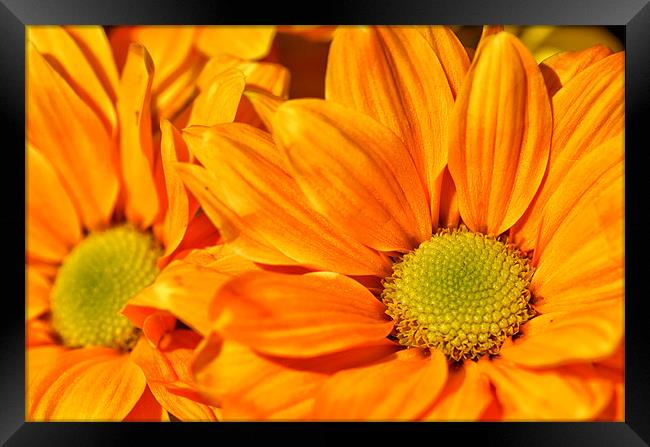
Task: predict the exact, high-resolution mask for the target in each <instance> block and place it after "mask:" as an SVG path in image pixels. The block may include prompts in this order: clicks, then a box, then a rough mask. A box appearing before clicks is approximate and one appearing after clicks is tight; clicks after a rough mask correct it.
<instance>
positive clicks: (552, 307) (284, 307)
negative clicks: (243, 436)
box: [177, 27, 624, 420]
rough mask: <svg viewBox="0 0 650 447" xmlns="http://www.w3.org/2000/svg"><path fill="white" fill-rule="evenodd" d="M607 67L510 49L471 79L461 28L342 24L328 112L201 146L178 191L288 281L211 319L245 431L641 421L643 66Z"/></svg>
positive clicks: (218, 386)
mask: <svg viewBox="0 0 650 447" xmlns="http://www.w3.org/2000/svg"><path fill="white" fill-rule="evenodd" d="M599 51H600V50H599V49H594V50H586V53H585V52H581V53H578V54H572V55H571V54H565V55H563V56H562V57H561V58H560V57H559V58H558V60H556V61H551V63H549V64H548V65H546V66H545V67H546V68H545V70H547V71H548V72H547V74H546V76H545V75H543V74H542V70H541V69H540V67H539V66H538V65H537V64H536V62H535V60H534V58H533V57H532V55H531V54H530V52H529V51H528V50H527V49H526V48H525V47H524V46H523V45H522V44H521V42H519V40H518V39H517V38H516V37H514V36H513V35H511V34H508V33H506V32H498V33H486V35H485V37H484V39H483V40H482V41H481V42H480V44H479V46H478V48H477V50H476V53H475V55H474V57H473V58H472V60H471V63H470V58H469V57H468V55H467V52H466V50H465V49H464V48H463V46H462V45H461V44H460V42H459V41H458V39H457V38H456V36H455V35H454V34H453V32H451V31H450V30H449V29H447V28H443V27H430V28H422V27H420V28H391V27H389V28H384V27H379V28H340V29H338V30H337V31H336V32H335V35H334V39H333V42H332V46H331V49H330V54H329V62H328V71H327V83H326V99H327V100H325V101H323V100H314V99H311V100H291V101H287V102H285V103H283V104H282V105H280V106H279V108H278V109H277V112H276V113H275V117H274V120H273V122H272V126H271V127H272V135H269V134H266V133H265V132H263V131H260V130H258V129H254V128H252V127H250V126H246V125H243V124H236V123H235V124H223V125H219V126H213V127H200V126H194V127H190V128H188V129H186V130H185V131H184V132H183V139H184V140H185V142H186V143H187V145H188V148H189V150H190V151H191V152H192V153H193V154H194V155H195V156H196V157H197V159H198V160H199V161H200V162H201V164H202V165H203V167H200V166H196V165H188V164H179V165H178V169H177V170H178V173H179V174H180V176H181V178H182V179H183V181H184V183H185V184H186V186H187V187H188V188H189V189H190V190H191V191H192V193H193V194H194V196H195V197H196V198H197V200H198V201H199V202H200V203H201V206H202V208H203V210H204V211H205V213H206V214H207V215H208V217H209V218H210V219H211V220H212V221H213V222H214V224H215V225H216V226H217V227H218V228H219V230H220V231H221V234H222V237H223V240H224V241H225V243H226V244H227V246H228V247H229V249H231V250H233V251H235V252H236V253H238V254H240V255H242V256H243V257H245V258H248V259H250V260H252V261H255V262H256V263H259V264H264V265H267V267H264V270H259V271H252V272H248V273H245V274H243V275H239V276H238V277H236V278H234V279H232V280H230V281H228V282H227V283H226V284H225V285H224V286H223V287H222V288H220V289H219V291H218V293H217V295H216V296H215V298H214V300H213V302H212V304H211V307H210V315H209V316H210V318H211V319H212V321H213V323H212V329H213V332H212V333H211V334H209V336H208V337H207V339H206V341H205V343H204V344H203V345H202V348H201V351H200V353H199V354H198V356H197V358H196V360H195V365H194V368H195V371H196V374H197V380H198V382H199V384H200V385H201V387H202V391H203V392H204V394H205V395H206V396H207V398H208V399H209V401H210V402H212V403H213V404H214V405H218V406H219V407H220V408H221V411H222V414H223V417H224V418H225V419H242V418H243V419H267V418H272V419H273V418H274V419H327V420H342V419H355V420H385V419H419V420H475V419H484V420H496V419H499V420H585V419H595V418H608V419H620V418H621V417H622V416H621V409H622V406H621V403H620V402H621V400H620V397H621V396H622V337H623V267H624V266H623V237H622V234H623V230H622V225H623V129H624V119H623V118H624V115H623V62H624V55H623V53H622V52H620V53H614V54H608V53H607V54H603V53H602V52H599ZM585 55H588V56H589V57H584V56H585ZM560 59H561V60H562V62H561V63H558V64H557V65H556V66H557V67H558V68H559V67H561V70H558V71H557V72H554V71H553V67H554V64H555V63H556V62H559V60H560ZM551 79H553V81H554V82H556V84H554V85H555V86H556V87H558V86H559V88H557V91H555V92H553V93H549V90H547V84H546V82H550V80H551ZM545 80H546V82H545ZM269 266H273V267H269ZM269 270H276V271H269Z"/></svg>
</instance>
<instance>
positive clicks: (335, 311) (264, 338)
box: [210, 272, 393, 357]
mask: <svg viewBox="0 0 650 447" xmlns="http://www.w3.org/2000/svg"><path fill="white" fill-rule="evenodd" d="M384 310H385V308H384V305H383V304H382V303H381V302H379V301H378V300H377V299H376V298H375V297H374V296H373V295H372V294H371V293H370V292H369V291H368V290H367V289H366V288H365V287H363V286H362V285H361V284H359V283H358V282H356V281H354V280H352V279H350V278H348V277H346V276H343V275H338V274H336V273H309V274H306V275H300V276H298V275H284V274H278V273H270V272H249V273H245V274H243V275H241V276H239V277H237V278H235V279H233V280H232V281H230V282H228V283H226V284H225V285H224V286H223V287H222V288H221V289H220V290H219V293H218V295H217V297H216V298H215V300H214V302H213V307H212V309H211V311H210V315H213V316H214V317H215V320H216V322H215V326H214V327H215V329H217V330H218V331H219V332H220V333H221V334H223V336H224V337H225V338H227V339H232V340H235V341H237V342H239V343H242V344H245V345H246V346H249V347H251V348H253V349H255V350H257V351H260V352H264V353H267V354H271V355H279V356H286V357H311V356H316V355H322V354H327V353H330V352H336V351H340V350H343V349H346V348H350V347H353V346H358V345H362V344H365V343H369V342H372V341H375V340H379V339H382V338H383V337H385V336H387V335H388V334H389V333H390V331H391V329H392V327H393V323H392V322H391V321H389V319H388V317H387V316H386V314H385V312H384Z"/></svg>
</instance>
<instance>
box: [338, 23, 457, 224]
mask: <svg viewBox="0 0 650 447" xmlns="http://www.w3.org/2000/svg"><path fill="white" fill-rule="evenodd" d="M325 85H326V87H325V97H326V98H327V99H328V100H333V101H336V102H339V103H341V104H343V105H345V106H348V107H350V108H352V109H354V110H357V111H359V112H363V113H365V114H368V115H370V116H371V117H372V118H374V119H376V120H377V121H379V122H380V123H382V124H384V125H385V126H387V127H388V128H389V129H391V130H392V131H393V132H395V133H396V134H397V135H398V136H399V137H400V139H401V140H402V141H403V142H404V144H405V145H406V148H407V150H408V151H409V152H410V154H411V157H412V158H413V161H414V163H415V167H416V169H417V172H418V174H419V178H420V179H421V180H422V182H423V184H424V185H425V187H426V188H427V190H428V192H429V198H430V201H431V203H430V205H431V216H432V220H433V222H434V224H435V223H436V222H437V216H438V206H439V200H440V199H439V195H440V184H439V182H436V180H437V179H438V178H439V176H440V174H441V173H442V170H443V169H444V167H445V163H446V161H447V150H446V141H447V120H448V117H449V114H450V113H451V109H452V106H453V102H454V98H453V96H452V89H451V87H450V85H449V82H448V81H447V76H446V74H445V70H444V69H443V67H442V65H441V63H440V60H439V58H438V56H437V55H436V52H435V51H434V49H433V48H432V46H431V45H429V43H428V42H427V40H426V39H425V38H424V36H423V35H422V34H421V33H420V32H419V31H418V30H417V29H415V28H407V27H373V28H369V27H350V28H347V27H344V28H339V29H337V30H336V32H335V33H334V39H333V41H332V45H331V47H330V52H329V57H328V63H327V75H326V84H325ZM385 147H389V145H386V146H385ZM411 181H413V179H412V180H411Z"/></svg>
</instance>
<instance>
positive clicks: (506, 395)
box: [478, 360, 614, 421]
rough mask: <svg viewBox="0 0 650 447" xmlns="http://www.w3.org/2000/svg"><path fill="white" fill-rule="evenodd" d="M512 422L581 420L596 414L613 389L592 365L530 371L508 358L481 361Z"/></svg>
mask: <svg viewBox="0 0 650 447" xmlns="http://www.w3.org/2000/svg"><path fill="white" fill-rule="evenodd" d="M478 366H479V367H480V369H481V371H483V372H484V373H485V374H487V375H488V376H489V377H490V380H491V381H492V383H493V384H494V386H495V387H496V393H497V397H498V398H499V401H500V402H501V405H502V406H503V410H504V415H503V417H504V419H505V420H509V421H543V420H546V421H549V420H550V421H576V420H578V421H580V420H588V419H591V418H593V417H594V416H596V415H597V414H598V413H599V412H600V411H601V410H602V409H603V408H604V407H605V406H606V405H607V404H608V403H609V400H610V397H611V395H612V392H613V390H614V388H613V385H612V383H611V382H610V381H609V380H606V379H603V378H602V377H599V376H598V375H596V374H594V372H595V371H594V369H593V368H592V367H590V366H565V367H561V368H555V369H549V370H528V369H525V368H522V367H519V366H517V365H515V364H514V363H511V362H508V361H506V360H496V361H492V360H484V361H480V362H478Z"/></svg>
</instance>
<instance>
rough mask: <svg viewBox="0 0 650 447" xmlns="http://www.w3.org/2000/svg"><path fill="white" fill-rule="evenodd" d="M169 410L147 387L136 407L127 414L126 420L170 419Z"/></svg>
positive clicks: (155, 420) (153, 420)
mask: <svg viewBox="0 0 650 447" xmlns="http://www.w3.org/2000/svg"><path fill="white" fill-rule="evenodd" d="M166 413H167V412H166V411H165V409H164V408H163V407H161V406H160V404H159V403H158V401H157V400H156V398H155V397H154V396H153V394H152V393H151V390H150V389H149V387H146V388H145V390H144V393H142V396H141V397H140V400H139V401H138V403H137V404H135V407H133V409H132V410H131V412H129V414H127V415H126V417H125V418H124V422H161V421H165V420H169V417H168V416H167V414H166ZM166 416H167V417H166Z"/></svg>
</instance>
